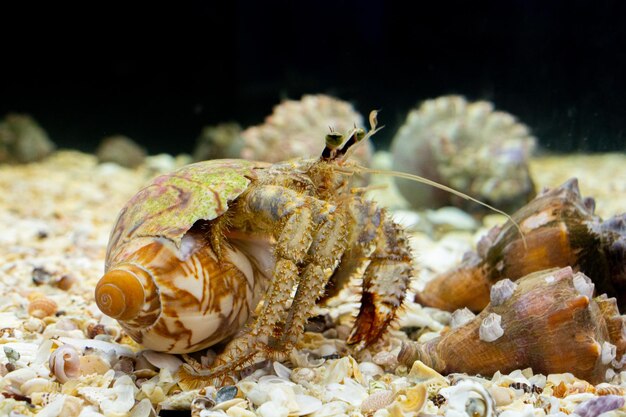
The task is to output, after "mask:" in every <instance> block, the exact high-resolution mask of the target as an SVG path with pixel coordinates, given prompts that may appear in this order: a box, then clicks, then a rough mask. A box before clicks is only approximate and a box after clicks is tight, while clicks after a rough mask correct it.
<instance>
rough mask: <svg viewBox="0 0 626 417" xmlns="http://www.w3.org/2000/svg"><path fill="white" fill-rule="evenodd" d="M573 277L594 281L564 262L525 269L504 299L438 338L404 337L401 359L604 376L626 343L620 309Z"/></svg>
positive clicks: (462, 367)
mask: <svg viewBox="0 0 626 417" xmlns="http://www.w3.org/2000/svg"><path fill="white" fill-rule="evenodd" d="M547 277H551V278H553V279H549V280H548V279H546V278H547ZM576 282H584V283H590V282H591V281H590V280H589V278H588V277H587V276H585V275H584V274H583V273H582V272H577V273H574V272H573V271H572V269H571V268H569V267H568V268H562V269H551V270H545V271H540V272H536V273H533V274H530V275H528V276H526V277H524V278H522V279H520V280H518V281H517V288H516V289H515V291H514V292H513V294H512V295H511V297H509V298H508V299H507V300H505V301H504V302H503V303H502V304H499V305H493V304H489V305H488V306H487V308H485V310H484V311H482V312H481V313H480V314H479V315H478V316H476V318H475V319H473V320H472V321H470V322H468V323H467V324H465V325H463V326H460V327H457V328H451V329H449V330H447V331H444V332H443V333H442V334H441V336H440V337H438V338H435V339H432V340H430V341H427V342H425V343H419V342H412V343H408V344H405V345H404V346H403V348H402V350H401V351H400V354H399V355H398V360H399V361H400V363H402V364H404V365H407V366H409V365H410V364H412V363H413V362H414V361H415V360H417V359H419V360H421V361H422V362H424V363H425V364H426V365H427V366H430V367H432V368H433V369H435V370H436V371H438V372H442V373H444V374H445V373H452V372H465V373H468V374H481V375H491V374H493V373H494V372H496V371H500V372H503V373H506V372H511V371H513V370H515V369H522V368H526V367H531V368H532V369H533V370H534V371H535V372H538V373H542V374H546V375H547V374H552V373H562V372H572V373H573V374H574V375H576V376H577V377H578V378H582V379H585V380H588V381H589V382H592V383H599V382H602V381H603V380H604V379H605V378H606V375H607V371H608V370H612V368H611V366H612V364H613V363H614V362H615V361H618V362H620V361H621V359H622V357H623V355H624V352H625V351H626V344H625V343H626V326H625V317H624V316H620V315H619V311H618V309H617V305H616V303H615V299H613V298H607V297H606V296H600V297H596V298H595V299H590V298H589V297H587V296H586V295H582V294H581V293H580V292H579V291H578V289H577V288H576V284H575V283H576ZM498 318H500V320H498ZM498 321H499V322H500V326H501V328H500V330H498V326H496V324H497V323H498ZM485 327H489V328H490V329H491V330H490V331H487V330H486V329H485ZM500 331H501V332H502V333H501V334H500ZM498 334H500V335H499V336H498ZM496 336H497V337H496Z"/></svg>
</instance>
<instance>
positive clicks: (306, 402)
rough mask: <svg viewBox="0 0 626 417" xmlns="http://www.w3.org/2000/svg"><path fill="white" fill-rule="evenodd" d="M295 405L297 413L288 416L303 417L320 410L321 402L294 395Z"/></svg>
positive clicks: (313, 398)
mask: <svg viewBox="0 0 626 417" xmlns="http://www.w3.org/2000/svg"><path fill="white" fill-rule="evenodd" d="M296 403H297V404H298V411H296V412H295V413H290V414H289V415H290V416H304V415H307V414H311V413H314V412H316V411H317V410H319V409H320V408H322V402H321V401H320V400H319V399H317V398H315V397H311V396H310V395H303V394H296Z"/></svg>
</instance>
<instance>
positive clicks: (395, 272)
mask: <svg viewBox="0 0 626 417" xmlns="http://www.w3.org/2000/svg"><path fill="white" fill-rule="evenodd" d="M373 217H375V216H373ZM374 222H375V221H374ZM378 234H379V239H378V241H377V246H376V249H375V250H374V253H372V254H371V256H370V263H369V265H368V266H367V268H366V270H365V272H364V274H363V292H362V295H361V310H360V311H359V314H358V315H357V318H356V322H355V323H354V327H353V329H352V333H351V334H350V337H349V338H348V343H349V344H356V345H357V346H356V347H357V349H361V348H364V347H366V346H368V345H370V344H372V343H373V342H374V341H376V339H378V338H379V337H380V336H382V334H383V333H384V332H385V330H386V329H387V327H388V325H389V323H391V321H392V320H393V319H394V318H395V317H396V312H397V310H398V308H399V307H400V306H401V305H402V302H403V301H404V297H405V294H406V290H407V288H408V286H409V282H410V280H411V277H412V276H413V275H414V273H415V272H414V269H413V264H412V260H411V259H412V258H411V253H410V248H409V245H408V240H407V239H406V237H405V235H404V233H403V231H402V230H401V229H400V227H399V226H398V225H396V224H395V223H393V222H391V221H385V220H383V223H382V224H381V225H380V228H378Z"/></svg>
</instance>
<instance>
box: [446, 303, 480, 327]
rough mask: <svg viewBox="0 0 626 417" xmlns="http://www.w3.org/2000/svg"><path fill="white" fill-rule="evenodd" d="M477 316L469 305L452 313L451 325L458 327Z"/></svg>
mask: <svg viewBox="0 0 626 417" xmlns="http://www.w3.org/2000/svg"><path fill="white" fill-rule="evenodd" d="M474 317H476V314H474V313H472V312H471V311H470V309H468V308H467V307H463V308H459V309H458V310H455V311H454V312H453V313H452V319H451V320H450V327H451V328H453V329H456V328H458V327H461V326H464V325H465V324H467V323H469V322H470V321H472V320H473V319H474Z"/></svg>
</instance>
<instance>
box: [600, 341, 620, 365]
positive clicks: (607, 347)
mask: <svg viewBox="0 0 626 417" xmlns="http://www.w3.org/2000/svg"><path fill="white" fill-rule="evenodd" d="M601 355H602V356H601V358H602V363H603V364H604V365H606V364H608V363H609V362H611V361H612V360H613V359H615V356H616V355H617V347H616V346H615V345H613V344H611V343H609V342H604V343H602V354H601Z"/></svg>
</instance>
